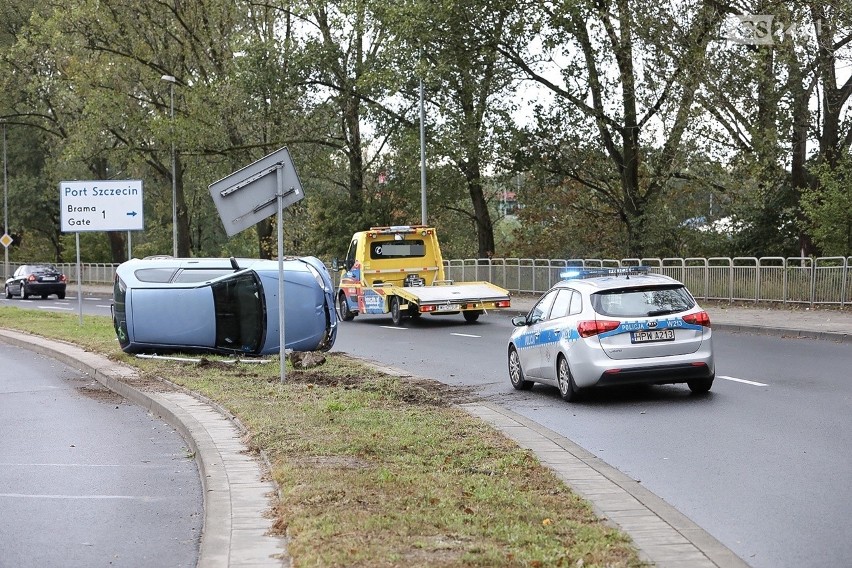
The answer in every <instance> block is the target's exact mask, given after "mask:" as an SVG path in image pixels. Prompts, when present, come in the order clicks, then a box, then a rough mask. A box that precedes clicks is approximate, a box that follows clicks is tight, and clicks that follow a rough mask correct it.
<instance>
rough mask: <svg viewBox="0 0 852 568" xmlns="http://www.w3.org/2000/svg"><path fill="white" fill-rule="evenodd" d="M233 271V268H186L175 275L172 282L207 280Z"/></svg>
mask: <svg viewBox="0 0 852 568" xmlns="http://www.w3.org/2000/svg"><path fill="white" fill-rule="evenodd" d="M232 272H234V269H233V268H185V269H183V270H181V271H180V272H178V273H177V275H175V277H174V280H172V282H179V283H186V282H207V281H208V280H214V279H216V278H219V277H220V276H225V275H226V274H231V273H232Z"/></svg>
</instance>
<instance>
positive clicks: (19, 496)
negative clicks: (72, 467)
mask: <svg viewBox="0 0 852 568" xmlns="http://www.w3.org/2000/svg"><path fill="white" fill-rule="evenodd" d="M0 497H11V498H14V499H22V498H23V499H131V500H140V501H155V500H162V499H164V498H161V497H148V496H144V495H143V496H137V495H28V494H26V493H0Z"/></svg>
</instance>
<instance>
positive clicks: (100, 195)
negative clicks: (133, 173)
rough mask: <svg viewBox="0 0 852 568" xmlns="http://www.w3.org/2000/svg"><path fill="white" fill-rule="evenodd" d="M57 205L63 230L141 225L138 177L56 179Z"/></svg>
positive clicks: (123, 228) (138, 228)
mask: <svg viewBox="0 0 852 568" xmlns="http://www.w3.org/2000/svg"><path fill="white" fill-rule="evenodd" d="M59 208H60V215H61V230H62V231H63V232H66V233H76V232H84V231H141V230H143V229H144V228H145V215H144V214H143V209H142V181H141V180H102V181H63V182H60V184H59Z"/></svg>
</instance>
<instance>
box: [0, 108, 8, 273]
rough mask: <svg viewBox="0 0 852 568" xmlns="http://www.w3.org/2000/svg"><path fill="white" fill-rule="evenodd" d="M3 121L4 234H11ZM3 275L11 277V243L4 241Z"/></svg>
mask: <svg viewBox="0 0 852 568" xmlns="http://www.w3.org/2000/svg"><path fill="white" fill-rule="evenodd" d="M0 123H3V235H4V236H5V235H8V234H9V178H8V175H7V172H8V169H7V167H6V119H3V118H0ZM3 259H4V262H3V277H4V278H9V243H6V242H4V243H3Z"/></svg>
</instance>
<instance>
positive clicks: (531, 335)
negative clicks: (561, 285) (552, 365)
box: [518, 289, 559, 377]
mask: <svg viewBox="0 0 852 568" xmlns="http://www.w3.org/2000/svg"><path fill="white" fill-rule="evenodd" d="M558 293H559V290H558V289H553V290H550V291H549V292H547V293H546V294H545V295H544V296H542V297H541V299H540V300H539V301H538V302H537V303H536V305H535V306H533V308H532V309H531V310H530V313H529V314H528V315H527V327H526V329H525V330H524V334H523V338H522V343H521V345H523V348H521V349H519V350H518V355H519V356H520V358H521V366H522V367H523V369H524V372H525V373H526V374H527V375H529V376H531V377H541V376H542V375H541V373H542V369H541V361H542V355H541V347H542V345H541V342H542V337H541V331H542V327H543V325H544V322H546V321H547V318H548V316H549V315H550V308H551V307H552V306H553V301H554V300H555V299H556V295H557V294H558Z"/></svg>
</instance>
